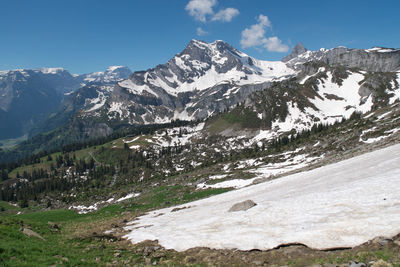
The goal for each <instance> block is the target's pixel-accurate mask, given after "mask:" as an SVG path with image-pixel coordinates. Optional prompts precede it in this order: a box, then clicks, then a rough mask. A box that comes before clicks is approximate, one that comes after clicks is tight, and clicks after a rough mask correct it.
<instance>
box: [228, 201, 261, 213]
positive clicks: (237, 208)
mask: <svg viewBox="0 0 400 267" xmlns="http://www.w3.org/2000/svg"><path fill="white" fill-rule="evenodd" d="M256 205H257V204H256V203H254V201H253V200H249V199H248V200H245V201H243V202H239V203H236V204H235V205H233V206H232V207H231V208H230V209H229V210H228V211H229V212H235V211H242V210H248V209H250V208H252V207H254V206H256Z"/></svg>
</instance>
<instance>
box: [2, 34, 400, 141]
mask: <svg viewBox="0 0 400 267" xmlns="http://www.w3.org/2000/svg"><path fill="white" fill-rule="evenodd" d="M399 71H400V50H399V49H392V48H381V47H374V48H371V49H349V48H345V47H337V48H333V49H320V50H317V51H309V50H307V49H306V48H305V47H304V46H303V45H302V44H298V45H297V46H296V47H295V48H294V49H293V51H292V53H291V54H289V55H288V56H286V57H285V58H283V59H282V61H263V60H258V59H255V58H253V57H250V56H248V55H246V54H245V53H243V52H241V51H239V50H237V49H235V48H233V47H232V46H230V45H229V44H227V43H226V42H224V41H220V40H218V41H215V42H213V43H206V42H203V41H198V40H192V41H190V42H189V44H188V45H187V46H186V48H185V49H184V50H183V51H182V52H181V53H178V54H177V55H175V56H174V57H173V58H171V59H170V60H169V61H168V62H167V63H165V64H161V65H157V66H156V67H155V68H152V69H149V70H147V71H138V72H134V73H133V74H131V73H130V70H129V69H127V68H125V67H110V68H109V69H107V71H105V72H104V73H103V72H100V73H91V74H87V75H80V76H76V75H71V74H69V73H68V72H67V71H65V70H63V69H41V70H15V71H7V72H4V71H3V72H1V73H0V90H1V91H0V92H1V95H2V96H4V97H2V98H1V99H0V107H1V110H2V111H1V112H3V113H2V114H1V115H0V116H1V117H0V118H1V120H2V121H1V125H2V127H3V129H4V132H3V133H2V136H1V138H8V137H12V136H18V135H22V134H25V133H31V135H34V134H38V133H41V132H44V131H50V130H52V129H55V128H57V127H60V126H62V127H64V128H63V130H60V131H59V133H58V134H57V135H55V136H57V138H63V133H64V134H67V133H68V134H70V133H71V132H73V133H74V135H76V138H75V139H74V140H75V141H76V140H85V139H87V138H90V137H100V136H105V135H108V134H110V133H112V132H113V131H114V130H115V129H118V128H120V127H124V126H127V125H131V126H135V125H144V124H160V123H168V122H171V121H173V120H177V119H180V120H199V119H205V118H208V117H211V116H213V115H216V114H220V113H223V112H228V113H227V114H229V112H231V113H232V112H236V113H234V115H232V116H233V117H235V116H236V117H237V116H238V113H237V112H238V109H239V110H240V112H241V114H247V115H249V114H250V115H251V116H250V117H249V118H251V122H252V125H256V126H257V127H260V129H262V130H265V131H269V134H270V135H269V136H271V135H273V134H277V133H280V132H286V131H290V130H292V129H297V130H301V129H309V128H311V127H312V126H313V125H314V124H315V123H332V122H334V121H336V120H340V119H341V118H343V117H349V116H350V115H351V114H352V113H353V112H361V113H365V112H367V111H369V110H371V109H374V108H376V107H377V106H379V105H387V104H392V103H394V102H395V101H397V99H398V98H399V97H400V91H399V83H400V80H399V79H400V78H399ZM66 93H67V94H68V96H67V97H66V96H65V94H66ZM32 99H35V100H34V101H31V100H32ZM38 103H43V104H39V105H38ZM27 107H29V109H28V108H27ZM233 109H236V111H232V110H233ZM27 110H29V112H28V113H27ZM45 113H47V114H49V113H51V114H50V115H49V116H43V115H42V114H45ZM3 114H4V115H3ZM9 114H13V115H12V116H14V117H13V118H15V119H10V118H11V115H9ZM14 114H15V115H14ZM232 114H233V113H232ZM38 117H39V118H40V117H41V118H45V119H38ZM222 134H228V135H229V134H232V131H230V130H229V129H226V131H224V132H223V133H222Z"/></svg>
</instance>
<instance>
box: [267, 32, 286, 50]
mask: <svg viewBox="0 0 400 267" xmlns="http://www.w3.org/2000/svg"><path fill="white" fill-rule="evenodd" d="M264 47H265V48H266V49H267V50H268V51H271V52H287V51H289V46H287V45H285V44H283V43H282V41H281V40H279V39H278V37H276V36H274V37H269V38H268V39H266V40H265V43H264Z"/></svg>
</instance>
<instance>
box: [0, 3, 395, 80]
mask: <svg viewBox="0 0 400 267" xmlns="http://www.w3.org/2000/svg"><path fill="white" fill-rule="evenodd" d="M398 10H400V1H398V0H380V1H372V0H371V1H368V0H363V1H361V0H360V1H359V0H347V1H342V0H335V1H323V0H318V1H316V0H308V1H305V0H303V1H300V0H280V1H273V0H146V1H142V0H140V1H139V0H114V1H111V0H110V1H106V0H79V1H78V0H57V1H55V0H35V1H32V0H0V25H1V31H0V70H8V69H19V68H25V69H31V68H40V67H63V68H65V69H67V70H69V71H70V72H71V73H79V74H82V73H89V72H95V71H104V70H105V69H106V68H107V67H108V66H111V65H124V66H128V67H129V68H130V69H131V70H132V71H139V70H146V69H148V68H152V67H155V66H156V65H158V64H163V63H165V62H167V61H168V60H169V59H170V58H172V57H173V56H174V55H175V54H177V53H179V52H181V51H182V50H183V49H184V48H185V46H186V45H187V43H188V42H189V41H190V40H191V39H198V40H204V41H206V42H213V41H215V40H224V41H226V42H228V43H229V44H231V45H232V46H233V47H235V48H237V49H239V50H241V51H243V52H245V53H246V54H248V55H250V56H253V57H255V58H257V59H262V60H280V59H281V58H282V57H284V56H285V55H287V54H288V53H290V50H291V49H292V48H293V47H294V46H295V45H296V44H297V43H298V42H302V43H303V44H304V46H305V47H306V48H308V49H310V50H317V49H320V48H322V47H324V48H332V47H336V46H346V47H349V48H370V47H373V46H383V47H393V48H399V47H400V34H399V29H400V19H398Z"/></svg>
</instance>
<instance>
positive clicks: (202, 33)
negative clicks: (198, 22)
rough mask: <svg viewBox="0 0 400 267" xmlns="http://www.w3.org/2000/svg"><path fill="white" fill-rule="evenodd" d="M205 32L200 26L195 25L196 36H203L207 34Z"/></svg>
mask: <svg viewBox="0 0 400 267" xmlns="http://www.w3.org/2000/svg"><path fill="white" fill-rule="evenodd" d="M207 34H208V32H206V31H205V30H203V29H202V28H201V27H197V35H198V36H204V35H207Z"/></svg>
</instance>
